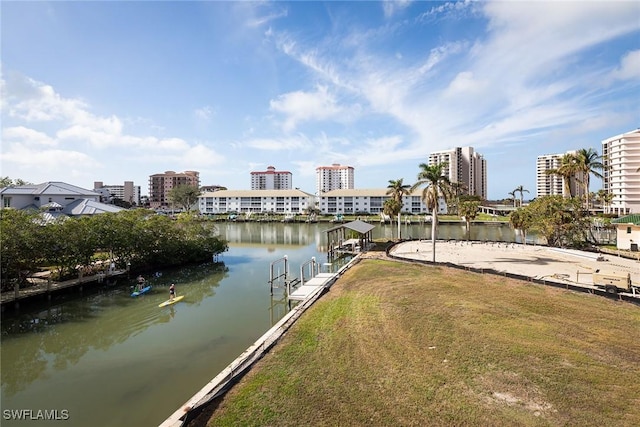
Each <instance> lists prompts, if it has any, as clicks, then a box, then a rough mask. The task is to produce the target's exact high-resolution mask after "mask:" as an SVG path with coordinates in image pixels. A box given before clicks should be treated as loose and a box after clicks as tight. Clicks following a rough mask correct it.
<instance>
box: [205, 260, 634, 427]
mask: <svg viewBox="0 0 640 427" xmlns="http://www.w3.org/2000/svg"><path fill="white" fill-rule="evenodd" d="M210 415H211V410H210V411H208V412H205V414H204V417H203V418H205V421H206V419H208V418H209V416H210ZM201 421H202V420H201ZM208 422H209V424H208V425H210V426H237V425H243V426H301V425H314V426H316V425H329V426H361V425H368V426H397V425H403V426H414V425H415V426H423V425H427V426H452V425H454V426H516V425H518V426H638V425H640V308H639V307H638V306H635V305H631V304H629V303H621V302H616V301H612V300H609V299H605V298H602V297H597V296H594V295H589V294H582V293H572V292H569V291H564V290H559V289H554V288H548V287H544V286H540V285H531V284H527V283H524V282H519V281H515V280H505V279H504V278H501V277H496V276H491V275H479V274H476V273H470V272H462V271H459V270H456V269H448V268H442V267H431V266H422V265H412V264H406V263H399V262H391V261H380V260H364V261H362V262H361V263H360V264H358V265H356V266H355V267H353V268H352V269H351V270H349V271H348V272H346V273H345V275H344V276H343V277H342V278H341V279H340V280H339V281H338V282H337V283H336V284H335V285H334V286H333V287H332V289H331V291H330V292H329V293H328V294H327V295H325V296H323V297H322V299H321V300H319V301H318V302H317V303H316V304H315V305H314V306H313V307H311V309H310V310H309V311H307V312H306V313H305V314H304V315H303V316H302V318H301V319H300V320H298V322H297V323H296V324H295V325H294V326H293V328H292V329H291V330H290V331H289V332H288V333H287V334H286V335H285V336H284V337H283V339H282V341H281V342H280V343H278V344H277V345H276V347H275V348H274V349H273V350H272V351H271V352H270V353H269V354H267V355H266V356H265V357H264V358H263V359H262V360H261V361H260V362H258V364H257V365H256V366H255V367H254V368H253V369H252V370H251V371H250V372H249V373H248V374H247V375H246V376H245V377H244V378H243V379H242V380H241V381H240V383H239V384H237V385H236V386H234V387H233V388H232V389H231V391H230V392H229V393H227V395H226V396H225V397H224V399H223V400H222V401H221V402H220V403H219V406H218V408H217V409H216V411H215V412H213V416H211V419H210V420H209V421H208Z"/></svg>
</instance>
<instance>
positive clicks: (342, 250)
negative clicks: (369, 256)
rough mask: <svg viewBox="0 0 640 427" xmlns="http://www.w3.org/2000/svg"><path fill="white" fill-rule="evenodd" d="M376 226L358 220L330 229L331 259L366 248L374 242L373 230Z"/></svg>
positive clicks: (328, 238)
mask: <svg viewBox="0 0 640 427" xmlns="http://www.w3.org/2000/svg"><path fill="white" fill-rule="evenodd" d="M374 228H375V226H374V225H371V224H369V223H366V222H364V221H360V220H356V221H351V222H347V223H346V224H340V225H338V226H335V227H332V228H330V229H328V230H327V242H329V245H328V247H329V253H328V257H329V259H333V258H335V257H336V256H341V255H344V254H351V255H353V254H356V253H359V252H361V251H363V250H366V249H367V248H368V247H369V246H370V245H371V243H372V238H371V236H372V233H371V231H372V230H373V229H374ZM348 234H349V235H348ZM353 236H355V237H353Z"/></svg>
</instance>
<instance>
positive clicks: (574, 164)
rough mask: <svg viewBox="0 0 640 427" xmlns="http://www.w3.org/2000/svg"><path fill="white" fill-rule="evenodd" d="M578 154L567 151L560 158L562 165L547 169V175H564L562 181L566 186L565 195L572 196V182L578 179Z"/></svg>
mask: <svg viewBox="0 0 640 427" xmlns="http://www.w3.org/2000/svg"><path fill="white" fill-rule="evenodd" d="M579 170H580V169H579V165H578V156H577V155H575V154H572V153H567V154H565V155H564V156H562V157H561V158H560V166H558V167H557V168H556V169H547V171H546V172H545V173H546V174H547V175H557V176H560V177H562V183H563V186H564V191H563V196H564V197H568V198H571V197H573V194H572V193H571V184H572V183H573V181H574V180H575V179H576V173H577V172H579Z"/></svg>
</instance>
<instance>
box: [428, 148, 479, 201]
mask: <svg viewBox="0 0 640 427" xmlns="http://www.w3.org/2000/svg"><path fill="white" fill-rule="evenodd" d="M439 163H446V164H447V166H446V168H445V169H444V175H445V176H446V177H447V178H449V181H451V182H457V183H459V184H463V185H464V187H466V189H465V190H464V193H465V194H469V195H472V196H478V197H480V198H481V199H482V200H485V199H486V198H487V161H486V160H485V158H484V157H483V156H482V154H479V153H477V152H475V151H474V149H473V147H456V148H453V149H451V150H442V151H435V152H433V153H431V154H430V155H429V165H435V164H439Z"/></svg>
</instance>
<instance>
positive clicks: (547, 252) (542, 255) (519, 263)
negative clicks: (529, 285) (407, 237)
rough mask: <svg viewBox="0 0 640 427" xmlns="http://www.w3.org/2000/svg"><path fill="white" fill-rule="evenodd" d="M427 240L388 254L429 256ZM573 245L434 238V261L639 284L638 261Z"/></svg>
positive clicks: (566, 279)
mask: <svg viewBox="0 0 640 427" xmlns="http://www.w3.org/2000/svg"><path fill="white" fill-rule="evenodd" d="M431 248H432V245H431V241H430V240H422V241H411V242H403V243H400V244H398V245H396V246H394V247H393V248H392V249H391V252H390V254H391V255H395V256H398V257H403V258H410V259H419V260H426V261H431V260H432V251H431ZM601 257H602V258H601V260H598V254H595V253H592V252H583V251H577V250H573V249H560V248H550V247H546V246H535V245H526V246H525V245H520V244H511V243H478V242H460V241H458V242H452V241H447V242H444V241H439V242H436V262H449V263H452V264H457V265H461V266H469V267H473V268H490V269H493V270H496V271H500V272H508V273H513V274H520V275H523V276H528V277H533V278H538V279H542V278H548V279H551V280H559V281H563V282H569V283H577V284H580V285H593V273H594V272H596V271H597V270H599V271H600V273H607V274H623V275H626V274H627V273H630V274H631V281H632V283H634V284H640V262H638V261H635V260H631V259H626V258H621V257H617V256H614V255H605V254H602V255H601Z"/></svg>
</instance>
